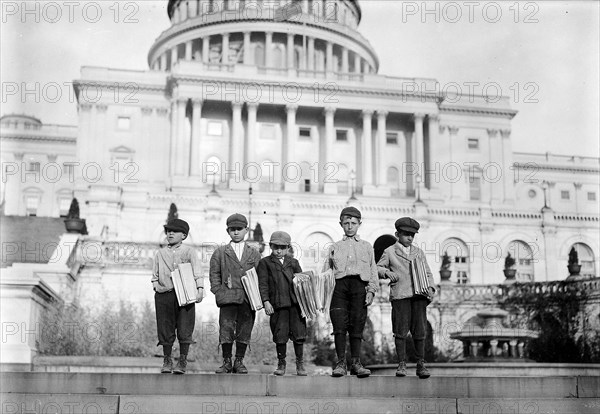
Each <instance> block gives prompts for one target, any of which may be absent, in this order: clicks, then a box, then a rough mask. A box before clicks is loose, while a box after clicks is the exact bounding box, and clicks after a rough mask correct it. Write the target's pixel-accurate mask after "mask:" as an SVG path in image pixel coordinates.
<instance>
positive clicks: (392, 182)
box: [387, 167, 400, 195]
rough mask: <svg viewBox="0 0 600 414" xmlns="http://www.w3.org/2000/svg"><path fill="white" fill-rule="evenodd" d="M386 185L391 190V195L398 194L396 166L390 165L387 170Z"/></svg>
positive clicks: (398, 178) (398, 175) (398, 179)
mask: <svg viewBox="0 0 600 414" xmlns="http://www.w3.org/2000/svg"><path fill="white" fill-rule="evenodd" d="M387 185H388V186H389V187H390V189H391V190H392V195H398V194H400V173H399V172H398V168H396V167H390V168H388V170H387Z"/></svg>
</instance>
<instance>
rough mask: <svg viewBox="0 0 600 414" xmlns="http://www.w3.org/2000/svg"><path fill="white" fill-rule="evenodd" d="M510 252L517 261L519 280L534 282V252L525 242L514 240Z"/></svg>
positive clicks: (509, 246) (509, 247)
mask: <svg viewBox="0 0 600 414" xmlns="http://www.w3.org/2000/svg"><path fill="white" fill-rule="evenodd" d="M508 252H509V253H510V255H511V256H512V257H513V258H514V259H515V262H516V263H515V266H516V268H517V280H518V281H520V282H533V250H531V247H529V245H528V244H527V243H525V242H522V241H520V240H514V241H512V242H510V244H509V245H508Z"/></svg>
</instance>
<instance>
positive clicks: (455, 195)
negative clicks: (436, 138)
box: [448, 126, 465, 200]
mask: <svg viewBox="0 0 600 414" xmlns="http://www.w3.org/2000/svg"><path fill="white" fill-rule="evenodd" d="M457 135H458V127H456V126H448V148H449V150H448V152H449V153H450V162H451V163H454V149H453V146H452V143H453V142H454V141H455V140H456V136H457ZM459 173H460V174H461V175H462V174H464V171H462V170H459ZM462 183H464V180H451V181H450V199H451V200H456V199H460V198H461V189H460V186H461V185H462ZM464 194H465V192H464V189H463V190H462V197H464Z"/></svg>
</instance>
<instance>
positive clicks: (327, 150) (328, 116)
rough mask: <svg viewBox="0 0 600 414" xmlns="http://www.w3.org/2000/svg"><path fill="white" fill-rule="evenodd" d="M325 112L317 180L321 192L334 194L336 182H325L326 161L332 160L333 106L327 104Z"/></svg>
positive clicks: (333, 135)
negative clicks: (321, 186)
mask: <svg viewBox="0 0 600 414" xmlns="http://www.w3.org/2000/svg"><path fill="white" fill-rule="evenodd" d="M323 113H324V114H325V141H324V145H323V146H322V152H323V153H322V157H320V161H321V168H319V173H320V177H319V182H320V183H323V192H325V193H327V194H335V193H336V192H337V186H336V183H333V182H327V183H326V182H325V178H326V174H327V167H326V165H327V163H328V162H333V160H332V155H333V142H334V140H335V123H334V115H335V108H334V107H332V106H327V107H325V109H324V110H323Z"/></svg>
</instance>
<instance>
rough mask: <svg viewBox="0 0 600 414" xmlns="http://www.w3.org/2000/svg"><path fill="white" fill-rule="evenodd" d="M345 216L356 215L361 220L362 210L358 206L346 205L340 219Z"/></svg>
mask: <svg viewBox="0 0 600 414" xmlns="http://www.w3.org/2000/svg"><path fill="white" fill-rule="evenodd" d="M343 216H350V217H356V218H357V219H359V220H360V219H361V218H362V216H361V214H360V211H359V210H358V209H357V208H356V207H345V208H344V209H343V210H342V212H341V213H340V219H341V218H342V217H343Z"/></svg>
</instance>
